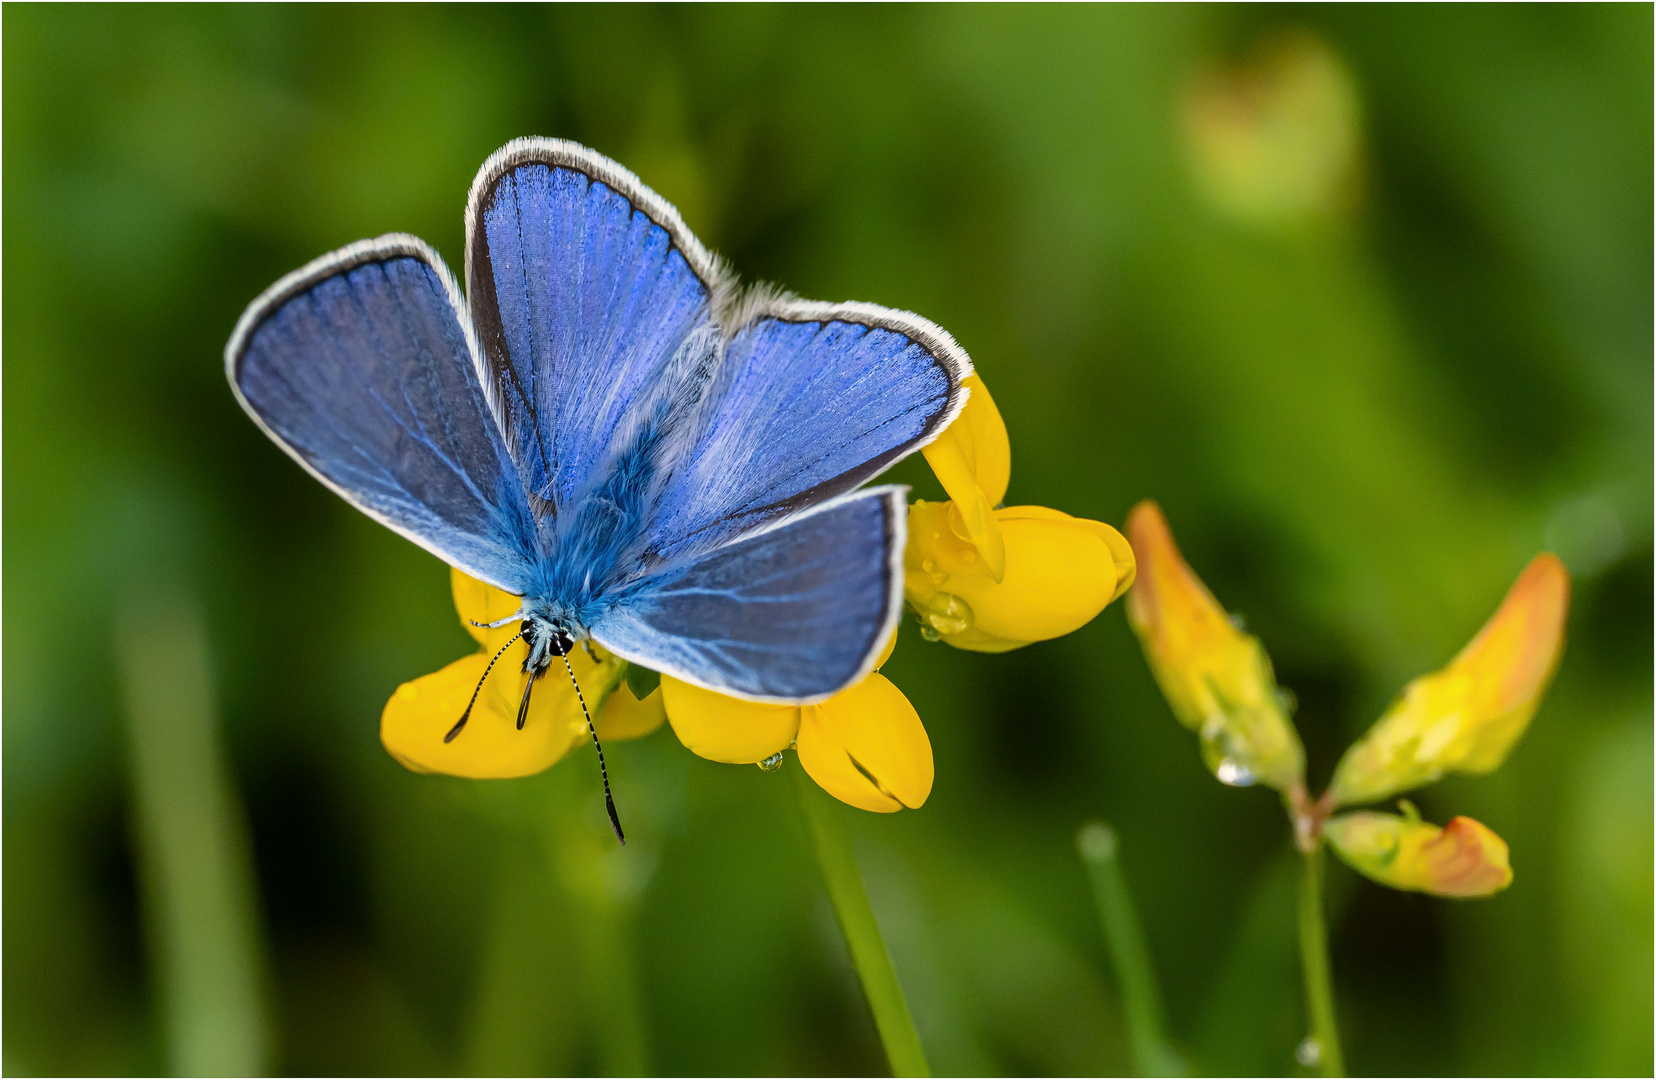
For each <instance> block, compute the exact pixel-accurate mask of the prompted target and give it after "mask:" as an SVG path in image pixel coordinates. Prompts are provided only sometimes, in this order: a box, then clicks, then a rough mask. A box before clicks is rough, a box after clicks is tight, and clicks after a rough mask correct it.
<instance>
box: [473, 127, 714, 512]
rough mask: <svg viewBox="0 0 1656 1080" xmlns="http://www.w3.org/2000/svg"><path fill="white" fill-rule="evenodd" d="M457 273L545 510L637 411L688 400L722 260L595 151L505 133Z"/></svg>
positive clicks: (705, 369) (603, 460) (631, 435)
mask: <svg viewBox="0 0 1656 1080" xmlns="http://www.w3.org/2000/svg"><path fill="white" fill-rule="evenodd" d="M466 282H467V290H468V295H469V296H470V299H471V310H472V316H473V318H474V320H475V324H476V327H477V336H478V342H479V345H480V348H481V352H482V358H483V361H484V366H485V368H486V370H487V371H488V372H489V386H488V390H489V393H490V395H491V399H492V401H493V403H494V405H495V410H496V415H497V416H498V417H500V420H501V423H502V426H503V427H504V428H505V429H506V432H507V435H508V438H509V440H510V442H511V445H512V447H513V450H514V453H515V455H516V457H517V460H518V462H519V464H520V466H521V468H522V470H523V472H524V474H525V478H526V479H527V480H528V482H529V485H530V489H531V490H532V491H533V492H534V493H535V495H536V496H537V497H538V498H540V499H542V500H545V502H546V503H547V504H549V506H550V508H551V512H552V513H553V515H556V514H557V513H558V512H559V511H560V510H563V509H567V508H568V507H570V506H571V505H573V504H575V503H576V502H578V501H579V500H580V499H581V497H582V496H583V495H585V494H587V493H589V492H590V491H591V489H592V488H593V486H594V485H596V484H600V483H602V482H603V480H604V478H605V476H606V474H607V473H609V472H610V471H612V470H613V469H614V467H615V460H616V458H617V457H618V456H622V455H624V454H626V453H627V451H628V450H629V448H630V444H631V443H632V442H634V441H635V440H636V439H637V437H638V432H637V428H638V426H639V425H640V424H641V423H656V424H661V423H666V422H669V420H670V419H671V416H672V415H673V414H675V412H682V411H683V409H684V408H685V407H687V406H688V405H690V404H691V403H693V402H694V401H696V400H698V399H699V398H700V397H701V394H702V390H703V389H704V387H705V383H706V379H707V377H708V375H709V372H710V365H711V363H712V361H713V358H714V353H715V349H716V341H717V334H716V331H715V330H714V328H713V326H712V323H711V318H712V309H713V305H714V302H715V299H716V296H715V294H716V293H717V292H718V291H719V290H720V289H722V288H723V278H722V274H721V271H720V269H719V267H718V264H717V262H716V260H715V259H714V258H713V256H712V255H711V254H709V253H708V252H707V250H706V249H705V248H703V247H702V245H701V243H700V242H699V241H697V240H696V238H695V237H694V236H693V235H692V234H691V233H690V230H689V229H687V228H686V227H685V226H684V223H683V221H681V220H680V218H679V215H678V212H677V211H676V210H674V209H673V208H672V207H671V206H670V205H669V204H667V203H666V202H665V201H663V200H662V199H661V198H660V197H659V196H658V195H656V194H655V193H654V192H653V191H651V190H650V189H649V188H647V187H645V186H644V185H643V184H642V183H640V182H639V180H638V178H637V177H635V176H633V175H632V174H631V173H630V172H628V171H627V170H625V169H623V168H622V167H621V166H619V165H617V164H616V163H615V162H613V161H610V160H609V159H608V158H605V157H602V156H600V155H598V154H596V153H594V152H593V151H591V150H588V149H586V148H585V147H583V146H579V145H577V144H575V143H570V142H564V141H562V140H557V139H518V140H516V141H514V142H512V143H509V144H507V145H506V146H505V147H504V148H502V149H501V150H500V151H499V152H497V153H496V154H495V155H494V156H493V157H491V158H490V159H489V160H488V161H487V162H486V163H484V166H483V168H482V170H481V171H480V172H479V173H478V176H477V179H476V181H475V182H474V183H473V184H472V191H471V197H470V200H469V201H468V204H467V210H466Z"/></svg>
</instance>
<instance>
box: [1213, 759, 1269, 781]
mask: <svg viewBox="0 0 1656 1080" xmlns="http://www.w3.org/2000/svg"><path fill="white" fill-rule="evenodd" d="M1213 775H1214V776H1217V777H1218V778H1219V782H1220V783H1221V784H1229V785H1230V786H1231V787H1248V786H1249V785H1251V784H1255V783H1258V781H1259V778H1258V777H1257V776H1255V775H1254V774H1253V773H1252V772H1251V771H1249V769H1248V767H1247V766H1246V765H1243V764H1241V763H1240V762H1237V761H1232V760H1231V759H1230V758H1225V759H1224V760H1223V761H1221V762H1220V763H1219V766H1218V768H1216V769H1214V770H1213Z"/></svg>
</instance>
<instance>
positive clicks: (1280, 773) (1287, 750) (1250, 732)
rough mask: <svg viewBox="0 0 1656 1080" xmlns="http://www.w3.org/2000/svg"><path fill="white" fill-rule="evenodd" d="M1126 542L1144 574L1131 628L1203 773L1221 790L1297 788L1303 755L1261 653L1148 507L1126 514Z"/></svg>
mask: <svg viewBox="0 0 1656 1080" xmlns="http://www.w3.org/2000/svg"><path fill="white" fill-rule="evenodd" d="M1127 535H1128V536H1129V537H1130V538H1131V540H1132V545H1133V550H1134V551H1135V552H1136V553H1137V554H1138V559H1139V565H1140V567H1141V571H1140V573H1139V575H1138V580H1137V581H1136V582H1135V583H1134V585H1133V591H1132V595H1131V596H1129V597H1128V600H1127V618H1128V621H1129V622H1130V623H1131V624H1132V626H1133V630H1134V632H1135V633H1137V634H1138V637H1139V642H1140V643H1141V644H1142V645H1143V647H1144V655H1145V656H1146V658H1148V660H1149V662H1150V670H1151V671H1152V672H1153V673H1154V674H1155V676H1156V682H1157V683H1158V684H1160V686H1161V689H1162V693H1163V694H1164V695H1165V696H1166V697H1167V702H1168V704H1169V705H1171V706H1172V708H1173V714H1174V715H1175V716H1176V717H1178V719H1179V722H1180V723H1182V724H1184V725H1185V726H1186V727H1188V728H1190V729H1191V730H1193V731H1195V732H1197V734H1198V735H1199V736H1200V738H1201V743H1202V756H1203V758H1204V759H1205V760H1206V762H1207V765H1208V768H1210V769H1212V770H1213V774H1214V775H1215V776H1217V777H1218V778H1219V779H1220V780H1222V781H1224V782H1225V783H1227V784H1238V785H1240V784H1251V783H1254V782H1256V781H1257V782H1260V783H1264V784H1267V785H1269V786H1271V787H1273V788H1276V789H1277V790H1279V791H1283V792H1289V791H1292V790H1295V789H1302V788H1303V784H1304V777H1305V752H1304V750H1303V749H1302V748H1301V746H1300V740H1299V734H1298V732H1296V731H1295V730H1294V725H1293V724H1292V723H1291V722H1290V721H1289V719H1288V714H1287V710H1286V709H1285V708H1284V707H1283V702H1282V695H1281V694H1280V693H1279V691H1278V690H1277V685H1276V678H1275V676H1274V675H1273V674H1272V671H1271V660H1270V657H1268V656H1267V655H1266V653H1265V649H1264V646H1262V645H1261V644H1260V643H1259V640H1258V639H1257V638H1255V637H1252V636H1251V635H1248V634H1245V633H1243V632H1242V631H1241V630H1239V629H1238V628H1237V627H1236V624H1235V623H1234V622H1232V621H1231V618H1230V616H1229V615H1227V614H1226V613H1225V610H1224V609H1223V608H1222V607H1220V606H1219V603H1218V601H1216V600H1215V599H1214V598H1213V594H1212V593H1210V592H1208V590H1207V587H1206V586H1205V585H1203V584H1202V582H1201V579H1199V578H1198V577H1197V576H1196V575H1195V573H1194V572H1192V570H1191V569H1190V567H1189V566H1187V565H1186V564H1185V561H1184V558H1183V557H1182V556H1181V555H1180V554H1179V549H1178V546H1177V545H1176V544H1174V542H1173V534H1172V532H1171V531H1170V530H1169V529H1168V527H1167V521H1166V519H1165V518H1163V517H1162V513H1161V508H1160V507H1158V506H1157V505H1156V504H1155V503H1154V502H1150V501H1148V500H1146V501H1145V502H1141V503H1139V504H1138V505H1137V506H1135V507H1134V508H1133V512H1132V513H1131V514H1130V515H1129V516H1128V518H1127Z"/></svg>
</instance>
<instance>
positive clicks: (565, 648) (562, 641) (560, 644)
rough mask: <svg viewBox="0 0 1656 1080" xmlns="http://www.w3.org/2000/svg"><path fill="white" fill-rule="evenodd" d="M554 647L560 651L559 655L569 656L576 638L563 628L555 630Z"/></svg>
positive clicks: (553, 636) (553, 634)
mask: <svg viewBox="0 0 1656 1080" xmlns="http://www.w3.org/2000/svg"><path fill="white" fill-rule="evenodd" d="M552 647H553V648H554V649H556V650H557V651H558V655H559V656H568V655H569V654H570V651H571V650H573V649H574V648H575V639H574V638H572V637H570V636H569V635H568V634H566V633H564V632H563V631H562V630H554V631H553V632H552Z"/></svg>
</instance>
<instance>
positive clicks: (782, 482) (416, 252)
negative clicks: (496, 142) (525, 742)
mask: <svg viewBox="0 0 1656 1080" xmlns="http://www.w3.org/2000/svg"><path fill="white" fill-rule="evenodd" d="M465 245H466V248H465V284H466V289H465V293H464V294H462V293H461V290H460V286H459V283H458V282H456V280H455V278H454V276H453V274H452V273H451V272H450V271H449V269H448V267H447V266H446V265H444V263H443V261H442V259H440V258H439V257H438V255H437V253H436V252H435V251H434V250H432V248H431V247H429V246H428V245H427V244H425V243H424V242H423V241H421V240H419V239H418V238H416V237H413V236H409V235H405V234H397V233H393V234H390V235H386V236H382V237H380V238H378V239H375V240H363V241H359V242H357V243H355V244H351V245H349V246H347V247H344V248H341V249H340V250H338V251H335V252H333V253H332V254H329V255H324V256H322V257H321V258H319V259H317V260H315V261H314V262H312V263H310V264H309V265H307V266H305V267H302V268H301V269H299V270H297V271H295V272H293V273H291V274H289V275H287V276H286V277H284V278H282V279H281V280H280V281H278V282H276V284H274V285H272V286H271V287H270V288H269V289H267V290H266V291H265V292H264V293H263V294H261V295H260V296H259V297H258V298H257V299H255V300H254V301H253V303H252V304H251V305H249V306H248V308H247V310H246V312H244V313H243V315H242V317H241V319H240V321H239V322H238V323H237V324H236V328H235V331H234V333H233V334H232V335H231V338H230V341H229V343H228V345H227V346H226V348H225V367H226V373H227V375H228V377H229V380H230V385H231V388H232V389H233V390H234V392H235V395H236V398H237V400H238V401H239V402H240V403H241V406H242V407H243V408H244V409H245V410H246V411H247V413H248V414H249V415H250V416H251V417H252V418H253V420H254V422H255V423H257V424H258V425H259V427H260V428H261V429H262V430H263V431H264V432H265V434H266V435H268V436H269V437H270V438H271V439H272V440H274V441H275V442H276V444H277V445H278V446H280V447H281V448H282V449H283V450H285V451H286V452H287V453H288V454H289V455H290V456H292V457H293V458H294V459H295V460H297V461H298V462H299V464H301V465H302V466H304V467H305V469H306V470H307V471H309V472H310V473H311V474H312V475H313V476H315V477H316V478H317V479H318V480H320V481H321V482H322V483H323V484H325V485H327V486H328V487H329V488H331V489H332V490H334V491H335V492H337V493H338V494H339V495H341V496H343V497H344V498H345V499H346V501H348V502H349V503H351V504H352V505H353V506H355V507H356V508H357V509H359V510H361V511H362V512H363V513H365V514H367V515H368V516H369V517H371V518H373V519H374V520H376V521H378V522H380V523H381V524H383V525H385V526H387V527H388V528H390V529H392V530H393V531H395V532H397V533H400V534H401V535H403V536H405V537H407V538H408V539H409V540H412V541H413V542H414V543H416V544H418V545H420V546H421V547H423V548H425V549H426V550H428V551H430V552H432V553H433V554H435V555H436V556H437V557H438V558H440V559H442V560H443V561H444V562H447V563H449V564H450V565H452V566H455V567H457V568H459V569H460V570H463V571H464V572H466V573H467V574H470V575H471V576H473V577H475V578H478V579H480V580H482V581H484V582H487V583H488V584H490V585H493V586H495V587H497V588H499V589H502V590H504V591H506V592H508V593H511V594H513V595H516V596H520V597H522V598H523V599H522V603H521V605H520V607H519V608H518V610H517V611H516V612H515V613H514V614H513V615H512V616H511V617H510V618H509V619H508V620H504V621H503V622H505V623H511V622H516V623H518V625H519V627H520V636H521V637H522V639H523V640H524V641H525V642H526V644H527V646H528V652H527V657H526V659H525V661H524V671H525V672H526V673H527V674H528V678H527V679H526V680H525V684H524V685H525V689H524V696H523V706H522V707H521V708H520V710H519V726H520V727H521V726H522V722H523V717H524V715H525V714H526V711H527V704H528V696H529V690H530V689H531V688H532V687H533V686H534V683H535V679H536V678H538V677H539V676H541V675H543V674H544V673H545V672H546V671H547V670H548V669H549V667H550V666H551V665H552V663H553V662H554V661H555V660H556V659H557V658H559V657H563V658H564V663H565V664H566V665H567V664H568V659H567V657H568V653H569V651H570V649H571V648H573V647H574V646H575V645H576V644H577V643H582V642H588V643H594V642H595V643H597V644H598V645H601V646H602V647H603V648H605V649H607V650H609V651H610V652H612V653H614V654H616V655H617V656H619V657H621V658H622V659H624V660H626V661H629V662H630V663H633V664H637V665H640V666H642V667H644V668H648V669H652V670H654V671H659V672H662V673H665V674H668V675H671V676H673V677H674V678H677V679H681V680H683V681H685V682H688V683H691V684H694V685H697V686H701V687H704V688H706V689H709V690H714V691H717V692H719V693H721V694H728V695H731V696H733V697H738V698H744V699H748V700H752V701H761V702H771V703H779V704H780V703H799V704H804V703H811V702H817V701H821V700H823V699H825V698H827V697H830V696H832V695H833V694H834V693H836V692H837V691H839V690H841V689H843V688H845V687H847V686H849V685H851V684H853V683H855V682H857V681H858V680H860V679H862V678H863V677H864V676H866V675H867V674H868V673H869V672H870V671H871V670H872V669H873V667H874V665H875V663H876V662H877V660H878V658H879V655H880V652H881V649H882V647H883V645H884V644H885V642H886V641H887V640H888V638H889V637H890V635H891V634H892V633H893V632H894V630H895V629H896V624H897V620H898V617H899V615H900V613H901V610H902V604H903V550H904V546H905V525H906V513H907V507H906V500H905V494H906V493H905V490H904V489H903V488H900V487H895V486H882V487H872V488H863V487H862V485H863V484H864V483H865V482H866V481H868V480H870V479H872V478H873V477H875V476H877V475H878V474H879V473H881V472H883V471H884V470H885V469H887V468H888V467H890V466H891V465H892V464H894V463H895V462H897V461H898V460H899V459H901V458H903V457H905V456H906V455H908V454H910V453H912V452H913V451H915V450H918V449H919V448H920V447H922V446H924V445H926V444H927V443H928V442H930V441H931V440H932V439H933V438H935V437H936V436H937V435H938V434H939V433H940V432H941V431H942V430H943V429H944V428H945V427H947V426H948V424H949V423H950V422H951V421H952V420H953V419H954V418H955V416H956V415H958V413H959V412H960V409H961V407H962V406H963V405H964V404H965V400H966V395H967V393H968V388H967V387H965V386H963V385H962V380H964V379H965V378H967V377H968V376H970V375H971V373H972V365H971V360H970V358H969V357H968V356H967V355H966V353H965V352H964V351H963V350H962V349H961V348H960V347H959V346H958V345H957V344H956V343H955V341H954V339H953V338H951V337H950V336H949V335H948V334H947V333H946V332H944V331H943V330H942V329H941V328H939V327H938V326H936V325H934V324H933V323H931V322H928V321H927V320H925V319H923V318H921V317H919V316H917V315H913V314H910V313H908V312H903V311H896V310H892V309H889V308H883V307H878V306H876V305H873V304H863V303H844V304H825V303H817V302H811V301H806V300H800V299H797V298H795V297H793V296H790V295H788V294H785V293H782V292H779V291H777V290H774V289H769V288H763V287H761V288H754V289H748V290H742V289H739V288H738V286H737V284H736V281H735V279H734V277H733V276H732V275H731V273H730V272H729V270H728V269H727V268H726V267H725V265H724V264H723V263H722V262H721V261H720V260H719V259H718V258H717V257H716V256H714V255H713V254H712V253H711V252H710V251H709V250H708V249H707V248H706V247H704V246H703V245H702V244H701V242H700V241H699V240H697V239H696V237H695V236H694V235H693V234H692V233H691V232H690V230H689V229H688V228H686V227H685V224H684V222H683V220H682V219H681V218H680V217H679V214H678V212H677V211H676V210H675V209H674V208H673V207H672V206H671V205H670V204H668V203H667V202H666V201H665V200H664V199H662V198H661V197H660V196H659V195H657V194H656V193H655V192H653V191H651V190H650V189H649V188H647V187H645V186H644V185H643V184H642V183H641V182H640V181H639V180H638V179H637V177H635V176H634V175H633V174H632V173H630V172H628V171H627V170H626V169H625V168H623V167H622V166H620V165H618V164H617V163H615V162H614V161H611V160H609V159H608V158H606V157H603V156H602V155H600V154H598V153H596V152H594V151H592V150H589V149H587V148H586V147H583V146H580V145H578V144H576V143H572V142H566V141H563V140H558V139H544V138H527V139H517V140H514V141H513V142H511V143H508V144H507V145H506V146H505V147H503V148H501V149H500V150H499V151H497V152H496V153H495V154H493V155H492V156H491V157H490V158H489V159H488V160H487V161H486V162H485V163H484V165H483V167H482V169H481V170H480V171H479V173H478V175H477V178H476V180H475V181H473V183H472V187H471V192H470V195H469V197H468V200H467V204H466V238H465ZM497 625H498V624H497ZM515 640H516V639H515V638H514V641H515ZM497 658H498V657H497ZM486 677H487V676H486V675H485V678H486ZM571 678H572V679H573V672H571ZM577 689H579V686H578V685H577ZM474 700H475V698H474ZM468 715H469V709H468ZM464 721H465V717H464V716H462V717H461V718H460V721H459V722H458V723H456V725H455V727H454V729H453V730H452V731H451V732H450V733H449V736H448V737H449V738H451V739H452V738H454V737H456V736H457V735H459V734H460V732H461V730H462V728H463V727H464ZM594 741H596V735H594ZM601 755H602V749H601V748H600V761H601V760H602V758H601ZM605 789H606V795H607V794H608V783H607V775H606V783H605ZM610 813H611V818H612V821H613V822H614V824H615V828H616V832H617V835H618V836H619V835H620V824H619V820H618V819H616V818H615V811H614V807H613V802H612V803H611V809H610Z"/></svg>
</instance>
